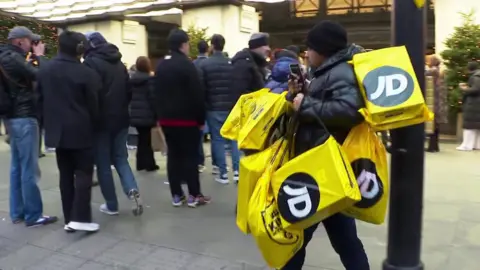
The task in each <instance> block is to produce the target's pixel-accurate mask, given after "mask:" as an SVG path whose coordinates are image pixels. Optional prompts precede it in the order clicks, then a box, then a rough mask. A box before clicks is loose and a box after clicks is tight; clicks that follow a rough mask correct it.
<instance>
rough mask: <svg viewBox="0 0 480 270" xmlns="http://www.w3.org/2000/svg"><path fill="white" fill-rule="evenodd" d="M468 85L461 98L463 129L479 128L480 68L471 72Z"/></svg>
mask: <svg viewBox="0 0 480 270" xmlns="http://www.w3.org/2000/svg"><path fill="white" fill-rule="evenodd" d="M468 87H469V89H468V90H465V91H464V99H463V129H476V130H480V70H476V71H474V72H473V73H472V75H471V76H470V78H469V79H468Z"/></svg>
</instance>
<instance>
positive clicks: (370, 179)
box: [342, 122, 389, 224]
mask: <svg viewBox="0 0 480 270" xmlns="http://www.w3.org/2000/svg"><path fill="white" fill-rule="evenodd" d="M342 148H343V149H344V151H345V153H346V155H347V157H348V160H349V161H350V164H351V166H352V169H353V173H354V174H355V177H356V179H357V183H358V185H359V188H360V193H361V194H362V200H361V201H359V202H357V203H356V204H355V205H354V206H352V207H350V208H348V209H347V210H345V211H344V213H345V214H347V215H350V216H352V217H354V218H357V219H360V220H363V221H365V222H369V223H373V224H382V223H383V222H384V220H385V214H386V211H387V204H388V196H389V188H388V185H389V182H388V164H387V151H386V150H385V146H384V145H383V144H382V142H381V140H380V138H378V136H377V134H376V133H375V131H374V130H373V129H372V128H371V127H370V125H369V124H368V123H365V122H364V123H362V124H360V125H358V126H356V127H355V128H353V129H352V130H351V131H350V133H349V134H348V136H347V139H346V140H345V142H344V143H343V145H342Z"/></svg>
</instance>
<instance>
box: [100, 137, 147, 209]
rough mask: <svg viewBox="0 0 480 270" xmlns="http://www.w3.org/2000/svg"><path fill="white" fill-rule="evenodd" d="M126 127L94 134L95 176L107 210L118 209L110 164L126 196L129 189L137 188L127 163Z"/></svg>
mask: <svg viewBox="0 0 480 270" xmlns="http://www.w3.org/2000/svg"><path fill="white" fill-rule="evenodd" d="M127 137H128V128H125V129H122V130H120V131H118V132H109V131H103V132H99V133H97V134H96V138H95V139H96V146H95V165H96V166H97V178H98V183H99V185H100V189H101V191H102V194H103V198H104V199H105V202H106V204H107V207H108V210H110V211H118V200H117V194H116V192H115V183H114V182H113V175H112V169H111V167H110V166H111V165H113V166H115V169H116V171H117V173H118V175H119V176H120V182H121V184H122V188H123V192H125V194H126V195H127V196H128V193H129V192H130V191H131V190H138V186H137V181H136V180H135V177H134V176H133V172H132V169H131V168H130V164H129V163H128V150H127V146H126V144H127Z"/></svg>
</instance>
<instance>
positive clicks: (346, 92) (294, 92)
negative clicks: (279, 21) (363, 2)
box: [283, 21, 370, 270]
mask: <svg viewBox="0 0 480 270" xmlns="http://www.w3.org/2000/svg"><path fill="white" fill-rule="evenodd" d="M307 46H308V60H309V62H310V66H311V67H312V68H313V69H314V71H313V76H314V78H313V80H312V81H311V83H310V84H309V85H308V86H306V88H307V89H306V91H303V87H302V86H301V85H302V83H301V82H299V81H298V79H299V77H298V76H297V75H296V74H292V77H293V79H292V80H290V81H289V94H290V95H291V97H292V98H293V106H294V109H295V110H296V111H297V113H298V117H299V118H298V119H299V126H298V129H297V131H296V136H295V140H294V143H293V145H294V146H295V147H294V154H295V156H298V155H300V154H302V153H304V152H306V151H308V150H310V149H312V148H314V147H316V146H317V145H320V144H322V143H323V141H322V140H321V138H323V137H324V136H323V135H324V134H325V132H326V131H325V130H324V128H322V125H321V124H320V121H321V122H323V124H324V125H325V126H326V127H327V129H328V132H330V133H331V134H332V136H333V137H334V138H335V139H336V140H337V141H338V143H340V144H342V143H343V141H344V140H345V139H346V137H347V135H348V133H349V132H350V130H351V129H352V128H353V127H354V126H356V125H358V124H360V123H361V122H362V121H363V117H362V116H361V115H360V113H358V110H359V109H360V108H362V107H363V106H364V103H363V100H362V96H361V93H360V90H359V88H358V84H357V82H356V79H355V73H354V71H353V68H352V66H351V65H350V64H348V61H349V60H351V59H352V57H353V55H354V54H356V53H358V52H361V48H360V47H359V46H356V45H348V43H347V33H346V31H345V29H344V28H343V27H342V26H341V25H340V24H338V23H335V22H332V21H322V22H320V23H318V24H317V25H315V26H314V27H313V29H311V30H310V31H309V33H308V35H307ZM292 73H294V72H292ZM287 98H288V97H287ZM317 138H318V139H317ZM322 223H323V226H324V227H325V230H326V232H327V234H328V238H329V239H330V243H331V244H332V247H333V248H334V250H335V252H336V253H337V254H338V255H339V256H340V260H341V261H342V264H343V266H344V267H345V269H346V270H369V269H370V266H369V263H368V258H367V255H366V253H365V250H364V248H363V244H362V242H361V241H360V239H359V238H358V236H357V228H356V224H355V220H354V219H353V218H351V217H347V216H345V215H343V214H341V213H338V214H335V215H333V216H331V217H329V218H327V219H325V220H324V221H322ZM317 227H318V224H315V225H313V226H311V227H310V228H307V229H306V230H305V232H304V244H303V246H302V248H301V249H300V250H299V251H298V252H297V253H296V254H295V255H294V256H293V258H292V259H291V260H290V261H289V262H288V263H287V264H286V265H285V267H284V268H283V270H298V269H302V267H303V264H304V261H305V254H306V246H307V245H308V243H309V242H310V240H312V236H313V234H314V232H315V230H316V229H317Z"/></svg>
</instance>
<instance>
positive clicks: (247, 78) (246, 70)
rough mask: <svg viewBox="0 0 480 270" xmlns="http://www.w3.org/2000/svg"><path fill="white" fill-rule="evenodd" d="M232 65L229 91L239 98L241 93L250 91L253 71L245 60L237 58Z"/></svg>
mask: <svg viewBox="0 0 480 270" xmlns="http://www.w3.org/2000/svg"><path fill="white" fill-rule="evenodd" d="M232 66H233V69H232V81H231V84H230V91H231V93H232V94H234V95H236V96H237V98H239V97H240V96H241V95H243V94H247V93H249V92H250V91H252V89H251V87H250V86H251V83H252V80H253V73H252V70H251V67H250V65H249V63H248V62H247V60H238V61H237V62H235V63H234V64H233V65H232ZM256 90H258V89H256Z"/></svg>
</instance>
